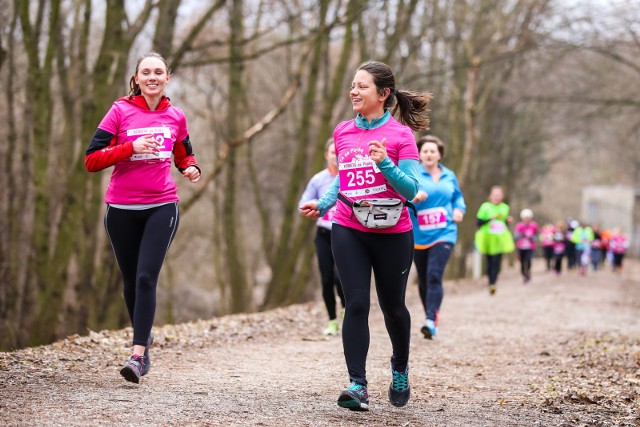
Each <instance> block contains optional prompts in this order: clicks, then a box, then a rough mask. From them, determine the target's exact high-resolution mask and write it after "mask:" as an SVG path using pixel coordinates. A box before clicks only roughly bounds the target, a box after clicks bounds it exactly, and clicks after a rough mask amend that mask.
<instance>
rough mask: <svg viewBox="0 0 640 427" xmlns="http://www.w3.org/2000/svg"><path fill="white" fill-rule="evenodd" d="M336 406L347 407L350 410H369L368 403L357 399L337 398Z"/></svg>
mask: <svg viewBox="0 0 640 427" xmlns="http://www.w3.org/2000/svg"><path fill="white" fill-rule="evenodd" d="M338 406H339V407H341V408H347V409H349V410H351V411H359V412H364V411H368V410H369V405H368V404H366V403H361V402H358V401H357V400H353V399H349V400H338Z"/></svg>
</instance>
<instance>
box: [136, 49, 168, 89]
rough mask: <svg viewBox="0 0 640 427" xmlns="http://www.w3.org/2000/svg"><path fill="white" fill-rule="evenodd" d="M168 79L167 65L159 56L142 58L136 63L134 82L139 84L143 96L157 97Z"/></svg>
mask: <svg viewBox="0 0 640 427" xmlns="http://www.w3.org/2000/svg"><path fill="white" fill-rule="evenodd" d="M168 81H169V73H167V66H166V65H164V62H163V61H162V60H161V59H159V58H154V57H149V58H144V59H143V60H142V61H141V62H140V65H138V72H137V73H136V75H135V82H136V83H137V84H138V85H139V86H140V91H141V92H142V94H143V95H145V96H150V97H157V96H161V95H162V94H163V93H164V88H165V87H166V86H167V82H168Z"/></svg>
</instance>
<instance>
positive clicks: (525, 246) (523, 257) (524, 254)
mask: <svg viewBox="0 0 640 427" xmlns="http://www.w3.org/2000/svg"><path fill="white" fill-rule="evenodd" d="M520 219H521V220H522V221H520V222H518V223H517V224H516V228H515V230H514V238H515V239H516V247H517V248H518V259H519V260H520V272H521V274H522V279H523V280H524V283H528V282H529V281H530V280H531V260H532V259H533V253H534V251H535V250H536V240H538V224H537V223H536V222H535V221H534V220H533V212H532V211H531V209H523V210H522V211H521V212H520Z"/></svg>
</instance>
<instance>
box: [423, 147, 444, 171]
mask: <svg viewBox="0 0 640 427" xmlns="http://www.w3.org/2000/svg"><path fill="white" fill-rule="evenodd" d="M440 160H442V156H441V155H440V151H438V145H437V144H436V143H435V142H425V143H424V144H422V146H421V147H420V161H421V162H422V164H423V165H424V167H426V168H432V167H434V166H437V165H438V162H440Z"/></svg>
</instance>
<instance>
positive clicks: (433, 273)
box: [411, 135, 467, 339]
mask: <svg viewBox="0 0 640 427" xmlns="http://www.w3.org/2000/svg"><path fill="white" fill-rule="evenodd" d="M418 151H419V153H420V162H421V163H422V166H423V167H422V168H420V175H419V176H418V184H419V190H418V194H417V195H416V197H415V198H414V199H413V202H414V203H415V205H416V210H417V217H416V215H414V214H412V215H411V220H412V222H413V236H414V238H415V245H414V248H415V252H414V255H413V260H414V262H415V265H416V270H417V272H418V290H419V291H420V301H421V302H422V306H423V307H424V311H425V324H424V326H422V328H421V329H420V331H421V332H422V334H423V335H424V337H425V338H427V339H432V338H433V337H435V335H436V326H437V324H438V318H439V316H438V315H439V313H440V305H441V304H442V297H443V295H444V288H443V286H442V277H443V275H444V270H445V267H446V266H447V262H448V261H449V256H450V255H451V251H452V250H453V246H454V245H455V244H456V241H457V239H458V225H457V223H458V222H461V221H462V219H463V218H464V214H465V212H466V210H467V207H466V205H465V202H464V197H463V196H462V192H461V191H460V187H459V186H458V178H457V177H456V174H455V173H454V172H453V171H452V170H450V169H448V168H446V167H445V166H443V165H442V164H440V161H442V157H443V156H444V144H443V143H442V141H441V140H440V139H439V138H437V137H435V136H433V135H429V136H425V137H423V138H420V140H418Z"/></svg>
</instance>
